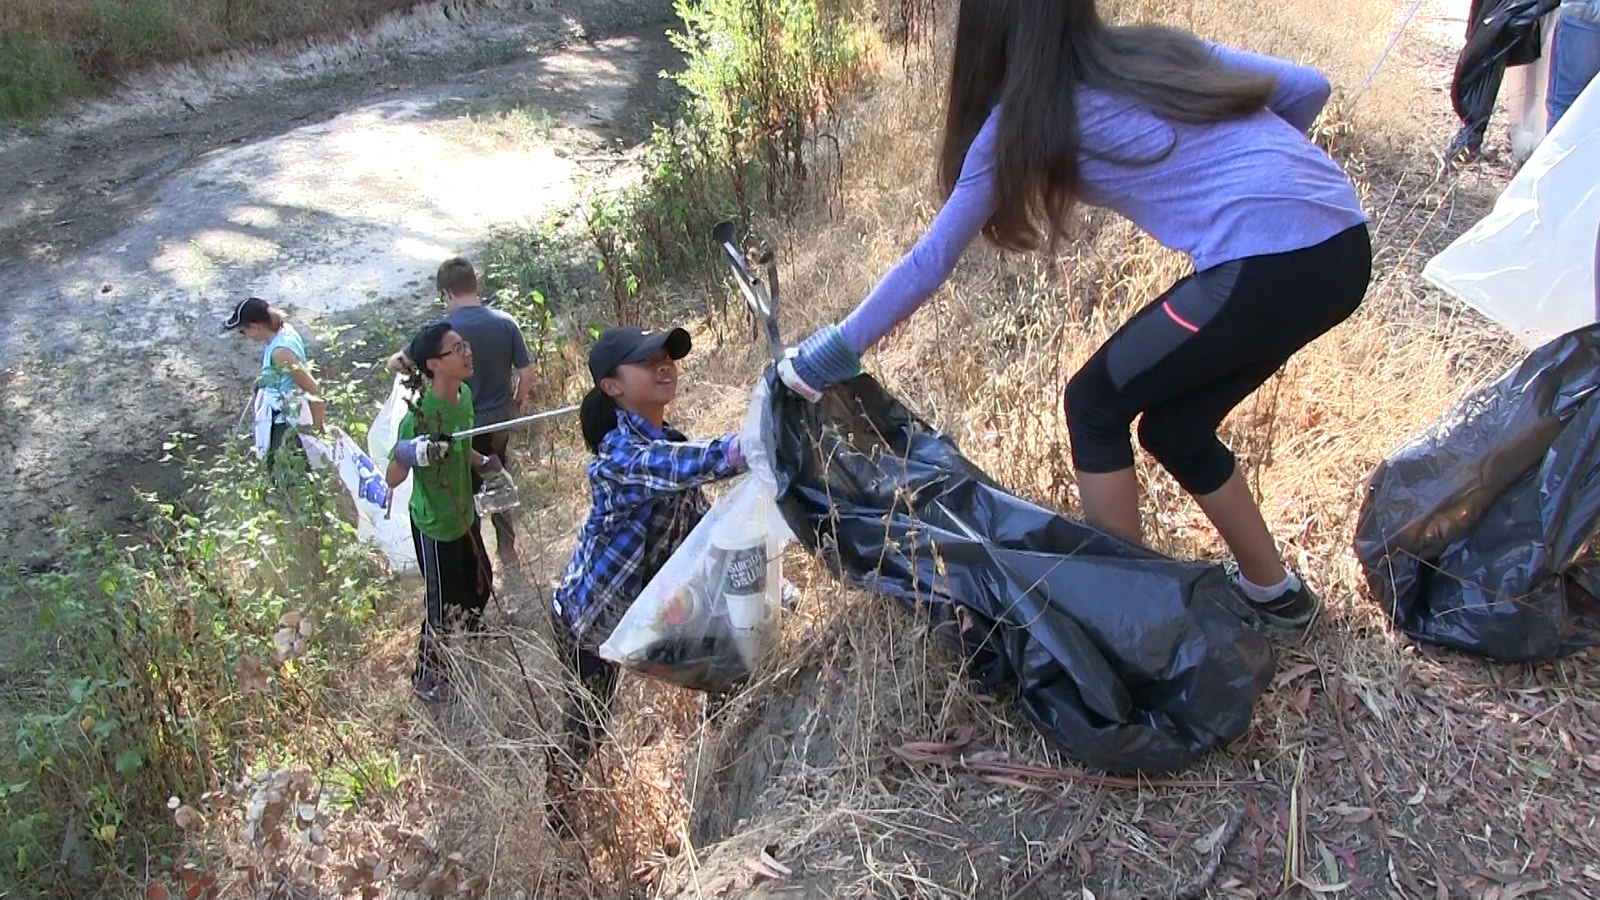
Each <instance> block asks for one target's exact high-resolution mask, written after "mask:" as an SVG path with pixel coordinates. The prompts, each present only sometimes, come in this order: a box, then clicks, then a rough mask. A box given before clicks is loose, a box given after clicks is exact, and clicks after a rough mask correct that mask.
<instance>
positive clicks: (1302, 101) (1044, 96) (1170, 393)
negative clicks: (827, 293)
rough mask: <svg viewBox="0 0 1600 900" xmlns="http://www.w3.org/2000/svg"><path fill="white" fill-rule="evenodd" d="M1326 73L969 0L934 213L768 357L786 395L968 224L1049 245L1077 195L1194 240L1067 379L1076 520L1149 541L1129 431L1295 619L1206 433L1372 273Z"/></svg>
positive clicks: (935, 269) (1357, 295)
mask: <svg viewBox="0 0 1600 900" xmlns="http://www.w3.org/2000/svg"><path fill="white" fill-rule="evenodd" d="M1329 90H1330V89H1329V86H1328V82H1327V80H1326V79H1325V78H1323V77H1322V75H1321V74H1320V73H1318V72H1317V71H1316V70H1314V69H1310V68H1306V67H1303V66H1298V65H1295V64H1293V63H1289V62H1286V61H1284V60H1279V59H1274V58H1272V57H1267V56H1260V55H1257V54H1253V53H1247V52H1241V51H1236V50H1231V49H1227V48H1222V47H1218V46H1214V45H1211V44H1207V43H1205V42H1203V41H1201V40H1200V39H1199V38H1196V37H1194V36H1193V35H1191V34H1188V33H1186V32H1182V31H1177V30H1173V29H1168V28H1154V27H1114V26H1108V25H1106V24H1105V23H1104V22H1103V21H1101V19H1100V17H1099V15H1098V13H1097V12H1096V11H1095V7H1094V3H1093V0H962V3H961V10H960V14H959V17H958V20H957V24H956V46H955V54H954V59H953V61H952V64H951V72H950V92H949V104H948V107H947V110H946V116H945V126H944V136H943V142H942V148H941V151H940V160H939V163H940V166H939V174H940V179H941V183H942V186H943V188H944V192H945V196H946V200H945V204H944V207H943V208H942V209H941V210H940V211H939V214H938V216H937V217H936V218H935V219H934V222H933V225H932V227H931V228H930V229H929V230H928V232H927V234H926V235H925V236H924V237H923V238H922V240H920V241H919V242H918V243H917V245H916V246H915V247H913V248H912V250H911V252H910V253H908V254H907V255H906V256H905V257H904V258H903V259H901V260H900V262H899V263H898V264H896V266H895V267H894V268H893V269H892V270H891V271H890V272H889V274H888V275H887V276H885V277H884V279H883V280H882V281H881V282H879V284H878V286H877V287H876V288H874V289H873V291H872V293H871V294H869V295H868V296H867V299H866V300H864V301H863V302H862V303H861V305H860V306H858V307H857V308H856V309H855V311H854V312H852V313H851V314H850V315H849V316H848V317H846V318H845V320H844V321H843V322H841V323H839V324H838V325H830V326H828V327H826V328H823V329H821V330H820V331H818V332H816V333H815V334H813V335H812V336H811V337H810V338H808V339H807V340H806V341H804V342H803V343H802V344H801V345H800V347H799V348H798V349H797V351H796V352H795V353H794V354H792V355H791V356H790V358H789V359H786V360H784V361H783V362H782V363H781V364H780V365H779V374H780V376H781V377H782V378H783V380H784V382H785V383H786V384H787V385H788V386H789V387H790V388H791V389H792V390H794V391H795V392H797V393H799V394H801V395H803V396H806V397H808V398H809V399H813V400H814V399H815V398H816V397H817V396H819V392H820V391H821V390H822V389H824V388H826V387H827V386H828V385H830V384H834V383H837V382H840V381H843V380H846V379H848V378H851V377H853V376H855V375H856V374H857V373H858V372H859V371H860V368H861V362H860V356H861V354H862V353H863V352H865V351H866V349H867V348H868V347H871V346H872V345H873V344H875V343H876V342H877V341H878V340H879V339H880V338H882V337H883V335H884V334H885V333H887V332H888V331H889V330H890V329H892V328H894V326H896V325H898V324H899V323H900V322H901V321H902V320H904V319H905V318H906V317H907V316H909V315H911V313H912V312H913V311H915V310H916V308H917V307H919V306H921V305H922V303H923V302H924V301H925V300H926V299H927V298H928V297H929V296H930V295H931V294H932V293H933V292H934V290H936V289H937V288H938V287H939V285H941V284H942V283H943V282H944V281H945V279H946V278H948V277H949V275H950V272H951V270H952V269H953V268H954V267H955V263H956V260H957V259H958V258H959V257H960V255H961V253H962V251H963V250H965V249H966V247H967V245H968V244H970V243H971V242H972V241H973V240H974V239H975V238H976V237H977V236H978V234H979V233H982V234H983V235H984V236H985V237H987V238H988V239H989V240H990V241H992V242H993V243H995V244H997V245H999V246H1001V247H1004V248H1007V249H1013V250H1023V249H1029V250H1031V249H1037V248H1040V247H1048V246H1050V245H1052V244H1054V242H1056V241H1057V240H1058V239H1059V238H1061V237H1062V236H1063V235H1064V233H1065V231H1066V225H1067V221H1068V218H1069V212H1070V210H1071V208H1072V205H1073V204H1074V203H1076V202H1079V201H1081V202H1084V203H1088V204H1091V205H1094V206H1101V207H1106V208H1108V209H1111V210H1114V211H1116V212H1118V213H1120V214H1122V215H1123V216H1126V217H1127V218H1128V219H1130V220H1131V221H1132V222H1133V223H1134V224H1136V225H1138V226H1139V227H1140V228H1142V229H1144V230H1145V231H1146V232H1147V233H1149V234H1150V235H1151V236H1152V237H1154V238H1156V239H1157V240H1158V241H1160V242H1161V243H1162V244H1164V245H1166V246H1167V247H1170V248H1172V249H1174V250H1178V251H1181V252H1183V253H1185V254H1187V255H1188V256H1189V257H1190V258H1191V259H1192V260H1193V261H1194V267H1195V270H1196V271H1195V274H1193V275H1190V276H1188V277H1186V278H1183V279H1180V280H1179V281H1178V282H1177V283H1176V284H1174V285H1173V286H1172V287H1171V288H1169V289H1168V290H1167V292H1166V293H1164V294H1162V295H1161V296H1159V297H1157V298H1155V299H1154V300H1153V301H1151V303H1150V304H1149V305H1147V306H1146V307H1145V308H1144V309H1142V310H1141V311H1140V312H1139V313H1137V314H1136V315H1134V316H1133V318H1131V319H1129V320H1128V322H1127V323H1126V324H1124V325H1123V326H1122V327H1121V328H1120V329H1118V330H1117V332H1116V333H1115V334H1113V335H1112V336H1111V338H1110V340H1108V341H1106V343H1105V344H1104V345H1102V346H1101V347H1100V348H1099V350H1098V351H1097V352H1096V353H1095V354H1094V356H1093V358H1091V359H1090V360H1089V362H1088V363H1087V364H1085V365H1084V367H1083V368H1082V369H1081V370H1079V371H1078V372H1077V374H1075V375H1074V376H1073V377H1072V379H1071V380H1070V381H1069V382H1068V384H1067V389H1066V415H1067V431H1068V435H1069V436H1070V438H1071V441H1072V458H1073V467H1074V469H1075V470H1076V471H1077V477H1078V486H1079V491H1080V493H1081V495H1082V498H1083V512H1084V517H1085V518H1087V519H1088V520H1089V522H1090V523H1091V524H1094V525H1095V526H1097V527H1099V528H1102V529H1104V530H1105V531H1108V532H1110V533H1112V534H1115V535H1117V536H1118V537H1121V538H1123V539H1125V540H1128V541H1132V542H1135V543H1138V542H1141V541H1142V538H1143V535H1142V531H1141V526H1140V519H1139V496H1138V482H1137V481H1136V479H1135V477H1134V470H1133V448H1132V446H1131V443H1130V440H1129V430H1130V427H1131V425H1132V423H1133V420H1134V418H1136V417H1138V416H1140V415H1141V414H1142V415H1143V418H1142V419H1141V420H1140V423H1139V442H1140V444H1141V445H1143V446H1144V448H1145V449H1146V450H1147V451H1149V452H1150V453H1151V454H1152V455H1153V456H1155V458H1156V459H1157V460H1158V461H1159V462H1160V463H1161V464H1162V466H1164V467H1165V468H1166V469H1167V470H1168V471H1169V472H1171V473H1172V474H1173V477H1175V478H1176V479H1177V480H1178V482H1179V483H1180V484H1181V485H1183V487H1184V489H1185V490H1187V491H1188V492H1189V493H1190V494H1192V495H1194V497H1195V499H1196V500H1197V501H1198V502H1199V504H1200V507H1201V509H1203V510H1204V511H1205V513H1206V515H1207V517H1209V518H1210V520H1211V522H1212V524H1214V525H1215V526H1216V528H1217V530H1218V532H1220V533H1221V535H1222V538H1223V540H1224V541H1225V542H1226V543H1227V545H1228V548H1229V549H1230V550H1231V551H1232V553H1233V556H1234V560H1233V561H1232V562H1230V571H1231V573H1232V575H1233V577H1234V581H1235V583H1236V584H1237V585H1238V587H1239V589H1240V591H1241V593H1243V594H1244V595H1245V596H1246V597H1248V598H1249V599H1250V600H1251V601H1252V602H1253V603H1254V604H1255V607H1256V608H1257V609H1258V610H1259V611H1260V612H1261V613H1262V616H1263V618H1264V619H1265V620H1266V621H1268V622H1269V623H1271V624H1274V625H1278V626H1280V627H1285V628H1303V627H1305V626H1307V625H1309V624H1310V622H1311V621H1312V619H1313V618H1315V616H1316V613H1317V610H1318V608H1319V606H1320V604H1319V602H1318V600H1317V598H1316V597H1315V596H1314V595H1313V594H1312V593H1311V592H1310V590H1309V589H1307V588H1306V586H1305V584H1304V583H1303V582H1302V581H1301V580H1300V578H1299V577H1298V576H1297V575H1295V574H1294V573H1293V572H1291V571H1289V570H1288V569H1287V568H1286V567H1285V566H1284V563H1283V561H1282V559H1281V557H1280V556H1279V554H1278V550H1277V546H1276V543H1275V542H1274V541H1273V539H1272V536H1271V534H1270V533H1269V532H1268V531H1267V526H1266V523H1265V521H1264V520H1263V519H1262V517H1261V511H1260V509H1259V508H1258V507H1257V505H1256V502H1255V499H1254V497H1252V496H1251V494H1250V490H1249V488H1248V487H1247V486H1246V485H1245V482H1244V480H1243V478H1241V477H1240V475H1239V472H1238V471H1237V469H1236V467H1235V465H1234V457H1233V454H1232V453H1231V452H1230V451H1229V450H1228V448H1227V447H1226V446H1224V445H1223V444H1222V442H1221V441H1219V440H1218V439H1217V435H1216V429H1217V426H1218V425H1219V424H1220V423H1221V422H1222V419H1223V418H1224V417H1225V416H1226V415H1227V414H1228V412H1229V410H1231V409H1233V408H1234V407H1235V406H1237V405H1238V404H1239V403H1240V402H1241V401H1242V400H1243V399H1244V398H1245V397H1247V396H1249V395H1250V393H1251V392H1253V391H1254V390H1255V389H1256V388H1257V387H1259V386H1260V385H1261V384H1262V383H1263V382H1264V381H1266V379H1267V378H1268V377H1270V376H1271V375H1272V373H1273V372H1275V371H1277V370H1278V369H1279V368H1280V367H1281V366H1282V365H1283V364H1284V362H1285V361H1287V360H1288V358H1289V357H1290V356H1291V355H1292V354H1294V352H1295V351H1297V350H1299V349H1300V348H1301V347H1303V346H1305V345H1306V344H1308V343H1310V342H1311V341H1312V340H1313V339H1315V338H1316V337H1318V336H1319V335H1321V334H1323V333H1324V332H1326V331H1327V330H1328V329H1330V328H1332V327H1333V326H1334V325H1337V324H1338V323H1339V322H1342V321H1344V320H1345V319H1346V318H1348V317H1349V316H1350V314H1351V313H1353V312H1354V311H1355V310H1356V307H1357V306H1359V305H1360V303H1361V300H1362V297H1363V296H1364V295H1365V293H1366V289H1367V283H1368V281H1369V279H1370V278H1371V270H1372V249H1371V245H1370V243H1369V238H1368V233H1367V224H1366V223H1367V217H1366V215H1365V214H1364V213H1363V212H1362V210H1361V206H1360V202H1359V199H1358V198H1357V196H1356V191H1355V188H1354V186H1353V185H1352V184H1351V183H1350V180H1349V179H1348V178H1347V177H1346V176H1345V174H1344V172H1343V171H1342V170H1340V168H1339V167H1338V165H1336V164H1335V163H1334V162H1333V160H1331V159H1329V158H1328V156H1327V154H1325V153H1323V152H1322V151H1321V150H1320V149H1319V148H1317V147H1316V146H1315V145H1314V144H1312V143H1311V141H1310V140H1309V139H1308V138H1307V136H1306V132H1307V130H1308V129H1309V128H1310V127H1311V123H1312V121H1313V120H1314V119H1315V118H1316V116H1317V113H1318V112H1319V111H1320V110H1321V109H1322V106H1323V104H1324V103H1326V102H1327V99H1328V95H1329Z"/></svg>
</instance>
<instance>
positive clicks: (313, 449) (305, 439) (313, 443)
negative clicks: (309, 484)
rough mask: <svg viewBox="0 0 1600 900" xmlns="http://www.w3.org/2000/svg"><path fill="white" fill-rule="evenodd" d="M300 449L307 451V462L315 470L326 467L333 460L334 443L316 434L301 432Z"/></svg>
mask: <svg viewBox="0 0 1600 900" xmlns="http://www.w3.org/2000/svg"><path fill="white" fill-rule="evenodd" d="M334 430H335V431H337V430H338V429H334ZM300 449H302V450H304V451H305V452H306V462H307V463H309V464H310V466H311V471H313V472H318V471H321V470H323V469H326V468H327V467H328V465H329V464H330V463H332V462H333V445H332V444H330V443H328V442H327V441H325V440H323V439H322V438H319V437H317V436H316V435H314V434H307V433H306V432H304V431H302V432H300Z"/></svg>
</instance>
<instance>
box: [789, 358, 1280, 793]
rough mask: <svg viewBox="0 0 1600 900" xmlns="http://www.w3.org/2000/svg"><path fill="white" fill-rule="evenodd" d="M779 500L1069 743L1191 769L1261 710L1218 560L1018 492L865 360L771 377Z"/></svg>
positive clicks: (1148, 767)
mask: <svg viewBox="0 0 1600 900" xmlns="http://www.w3.org/2000/svg"><path fill="white" fill-rule="evenodd" d="M772 395H773V417H772V419H771V421H769V422H768V423H767V427H768V429H769V432H770V433H769V435H768V446H769V447H771V448H772V457H773V468H774V470H775V472H776V474H777V481H778V505H779V508H780V509H781V510H782V512H783V515H784V518H785V519H786V520H787V521H788V523H789V527H790V528H791V529H792V530H793V531H794V533H795V535H796V537H797V538H798V539H799V540H800V542H801V543H803V544H804V545H805V546H806V547H807V549H809V550H811V551H812V552H814V553H818V554H819V555H821V556H822V558H823V559H824V560H825V561H826V562H827V563H828V564H829V566H830V567H831V568H833V570H834V572H835V574H837V575H839V576H841V577H843V578H846V579H848V580H850V581H851V582H853V583H855V584H857V585H859V586H861V587H864V588H867V589H869V590H873V591H877V592H880V593H884V594H888V595H890V596H893V597H896V598H899V599H900V600H901V601H903V602H905V603H906V604H907V605H908V606H913V607H921V608H923V609H926V610H927V612H928V614H929V615H930V616H931V618H932V623H933V625H934V627H935V630H936V631H938V632H940V633H942V634H943V635H945V636H947V637H950V638H953V639H955V640H957V641H958V642H959V645H960V646H961V647H962V649H963V650H964V652H965V653H966V654H967V656H968V657H969V659H970V660H971V671H972V673H973V675H974V676H975V677H976V678H977V679H978V681H979V682H980V683H981V684H983V685H984V686H985V687H986V688H989V689H1010V690H1014V693H1015V698H1016V701H1017V703H1018V705H1020V706H1021V707H1022V710H1023V711H1024V712H1025V713H1026V714H1027V715H1028V717H1029V718H1030V719H1032V720H1033V722H1034V724H1035V725H1036V726H1037V727H1038V728H1039V730H1040V732H1041V733H1043V734H1044V735H1045V736H1046V737H1047V738H1049V739H1050V740H1051V741H1052V742H1053V743H1054V744H1055V745H1056V746H1057V747H1058V748H1060V749H1061V750H1062V751H1063V752H1064V753H1066V754H1067V755H1068V756H1070V757H1072V758H1074V759H1076V760H1078V761H1080V762H1082V763H1085V764H1088V765H1091V766H1095V767H1098V768H1101V769H1106V770H1109V771H1113V772H1132V771H1141V772H1152V773H1154V772H1164V771H1170V770H1172V769H1177V768H1181V767H1183V766H1185V765H1187V764H1188V763H1190V762H1192V761H1193V760H1195V759H1196V758H1197V757H1199V756H1201V755H1202V754H1204V753H1206V752H1207V751H1209V750H1211V749H1213V748H1215V747H1219V746H1221V745H1224V744H1227V743H1228V742H1230V741H1232V740H1233V739H1235V738H1237V737H1238V736H1239V735H1241V734H1243V733H1244V732H1245V730H1246V729H1247V728H1249V726H1250V720H1251V716H1252V713H1253V711H1254V708H1255V702H1256V698H1257V697H1259V696H1260V695H1261V693H1262V692H1263V691H1264V690H1265V689H1266V687H1267V684H1268V682H1269V681H1270V680H1271V678H1272V674H1273V657H1272V648H1271V645H1270V644H1269V643H1268V641H1267V639H1266V638H1265V637H1264V636H1263V635H1261V634H1260V633H1259V632H1258V631H1256V630H1255V629H1254V628H1253V627H1251V623H1250V622H1249V621H1247V620H1248V619H1252V618H1253V614H1252V613H1251V612H1250V610H1249V609H1248V607H1247V606H1246V605H1245V604H1244V602H1243V600H1242V599H1241V598H1240V597H1239V596H1238V595H1237V593H1236V592H1235V591H1234V589H1233V587H1232V585H1231V584H1230V582H1229V581H1228V578H1227V576H1226V575H1225V574H1224V573H1223V571H1222V570H1221V568H1219V567H1217V566H1215V565H1207V564H1203V563H1197V562H1179V561H1177V560H1173V559H1168V558H1166V557H1164V556H1161V555H1159V554H1156V553H1153V552H1151V551H1149V550H1145V549H1143V548H1140V547H1135V546H1132V545H1130V544H1127V543H1125V542H1123V541H1121V540H1118V539H1117V538H1114V537H1111V536H1110V535H1107V534H1104V533H1103V532H1100V531H1097V530H1096V529H1094V528H1092V527H1090V526H1089V525H1086V524H1084V523H1082V522H1078V521H1075V520H1073V519H1070V518H1067V517H1066V516H1063V515H1060V514H1059V513H1055V512H1052V511H1050V510H1047V509H1044V508H1041V507H1039V506H1036V505H1034V504H1032V503H1029V502H1027V501H1026V500H1022V499H1019V498H1017V497H1014V496H1012V495H1010V494H1008V493H1006V492H1005V491H1004V490H1002V489H1001V488H1000V487H999V486H998V485H996V484H995V483H994V482H993V481H992V480H990V478H989V477H988V476H987V475H985V474H984V473H983V472H982V471H980V470H979V469H978V468H977V467H976V466H974V465H973V464H972V463H971V462H969V461H967V460H966V459H965V458H963V457H962V456H961V454H960V452H959V451H958V450H957V449H956V447H955V444H954V443H952V442H951V441H950V439H949V438H947V437H945V436H944V435H941V434H939V433H937V432H936V431H934V430H933V429H932V428H931V427H930V426H928V425H927V424H926V423H924V422H923V421H922V420H921V419H918V418H917V417H916V416H915V415H914V414H912V413H911V412H910V411H909V410H907V409H906V408H905V407H904V406H903V405H901V404H900V402H899V401H898V400H896V399H895V398H894V397H892V396H890V395H889V394H888V392H886V391H885V390H884V389H883V388H882V387H881V386H880V385H879V384H878V383H877V382H876V381H874V380H872V378H870V377H868V376H865V375H863V376H860V377H857V378H855V379H853V380H851V381H849V382H847V383H845V384H842V385H837V386H835V387H833V388H831V389H829V390H828V391H827V392H826V393H825V394H824V396H823V398H822V401H821V402H820V403H818V404H816V405H811V404H808V403H806V402H805V401H804V400H802V399H800V398H798V397H796V396H795V395H793V394H792V393H790V392H789V391H788V390H786V389H783V388H781V387H775V388H774V389H773V391H772Z"/></svg>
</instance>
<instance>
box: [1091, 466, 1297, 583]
mask: <svg viewBox="0 0 1600 900" xmlns="http://www.w3.org/2000/svg"><path fill="white" fill-rule="evenodd" d="M1078 491H1079V493H1080V494H1081V495H1082V497H1083V517H1084V518H1085V519H1087V520H1088V521H1089V524H1090V525H1093V526H1095V527H1096V528H1099V529H1100V530H1101V531H1105V532H1109V533H1110V534H1114V535H1116V536H1117V537H1119V538H1122V539H1123V540H1125V541H1128V542H1130V543H1134V544H1142V543H1144V532H1143V529H1142V528H1141V526H1140V523H1139V483H1138V481H1137V480H1136V479H1135V478H1134V475H1133V469H1132V467H1129V468H1126V469H1121V470H1119V471H1116V472H1105V473H1089V472H1080V473H1078ZM1194 499H1195V501H1196V502H1197V503H1199V504H1200V509H1201V510H1202V511H1204V512H1205V514H1206V518H1208V519H1210V520H1211V524H1212V525H1213V526H1215V527H1216V529H1217V533H1218V534H1220V535H1222V540H1223V542H1224V543H1226V544H1227V545H1228V549H1229V550H1230V551H1232V553H1233V557H1234V559H1235V560H1237V561H1238V563H1239V573H1240V574H1241V575H1243V576H1244V577H1245V578H1247V579H1249V580H1250V581H1251V582H1253V583H1255V584H1259V585H1274V584H1278V583H1279V582H1281V581H1283V580H1284V578H1286V577H1287V576H1288V572H1287V570H1286V569H1285V568H1284V566H1283V560H1282V559H1280V558H1279V556H1278V547H1277V544H1276V543H1274V541H1273V540H1272V534H1271V532H1269V531H1267V523H1266V521H1265V520H1264V519H1262V518H1261V509H1260V507H1258V506H1257V505H1256V501H1255V498H1254V497H1253V496H1251V494H1250V487H1249V486H1248V485H1246V484H1245V483H1244V479H1243V478H1242V477H1240V475H1239V470H1238V469H1234V471H1233V474H1232V475H1230V476H1229V477H1228V480H1227V481H1226V482H1223V485H1222V487H1220V488H1217V489H1216V490H1214V491H1212V492H1211V493H1209V494H1205V495H1203V496H1197V497H1195V498H1194Z"/></svg>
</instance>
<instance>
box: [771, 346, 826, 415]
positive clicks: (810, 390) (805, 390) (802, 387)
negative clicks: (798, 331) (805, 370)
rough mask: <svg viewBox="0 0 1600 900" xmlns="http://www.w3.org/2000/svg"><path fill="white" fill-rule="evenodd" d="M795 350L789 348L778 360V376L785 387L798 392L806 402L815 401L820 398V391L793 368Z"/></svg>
mask: <svg viewBox="0 0 1600 900" xmlns="http://www.w3.org/2000/svg"><path fill="white" fill-rule="evenodd" d="M794 358H795V351H794V350H793V349H792V348H791V349H790V350H789V352H788V353H787V354H785V355H784V357H783V359H780V360H778V378H779V380H781V381H782V382H783V384H784V386H785V387H787V388H788V389H789V390H791V391H794V392H795V393H796V394H799V395H800V396H801V398H802V399H804V400H805V401H806V402H807V403H815V402H817V401H818V400H821V399H822V392H821V391H819V390H817V389H816V388H814V387H812V386H811V385H809V384H806V381H805V379H804V378H801V377H800V373H799V372H796V371H795V370H794Z"/></svg>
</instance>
